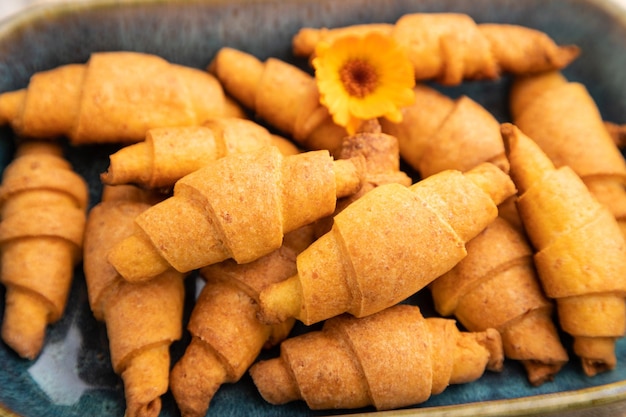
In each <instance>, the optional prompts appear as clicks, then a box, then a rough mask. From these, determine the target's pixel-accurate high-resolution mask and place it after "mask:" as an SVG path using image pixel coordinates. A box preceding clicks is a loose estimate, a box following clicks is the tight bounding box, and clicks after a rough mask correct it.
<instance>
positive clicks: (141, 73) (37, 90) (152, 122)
mask: <svg viewBox="0 0 626 417" xmlns="http://www.w3.org/2000/svg"><path fill="white" fill-rule="evenodd" d="M226 115H231V116H243V111H242V110H241V109H240V108H239V107H238V106H237V105H236V104H235V103H234V102H232V100H230V99H228V98H227V97H226V96H225V95H224V91H223V89H222V86H221V85H220V83H219V82H218V81H217V80H216V79H215V77H214V76H212V75H211V74H208V73H207V72H206V71H203V70H199V69H195V68H191V67H185V66H181V65H176V64H171V63H169V62H167V61H166V60H164V59H162V58H160V57H158V56H156V55H150V54H142V53H137V52H126V51H120V52H97V53H93V54H92V55H91V57H90V58H89V60H88V61H87V63H85V64H69V65H64V66H60V67H57V68H54V69H51V70H48V71H42V72H39V73H36V74H35V75H33V76H32V77H31V79H30V82H29V84H28V86H27V87H26V88H24V89H21V90H17V91H12V92H7V93H4V94H1V95H0V124H10V125H11V127H12V128H13V129H14V130H15V132H16V133H17V134H18V135H20V136H25V137H31V138H40V139H46V138H55V137H59V136H67V137H68V138H69V139H70V141H71V142H72V143H73V144H85V143H111V142H139V141H142V140H143V139H144V137H145V135H146V131H147V130H148V129H150V128H155V127H164V126H184V125H198V124H201V123H203V122H204V121H205V120H206V119H208V118H211V117H216V116H226Z"/></svg>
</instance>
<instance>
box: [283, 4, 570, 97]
mask: <svg viewBox="0 0 626 417" xmlns="http://www.w3.org/2000/svg"><path fill="white" fill-rule="evenodd" d="M369 30H372V31H377V32H382V33H386V34H388V35H390V36H392V37H393V38H394V39H395V40H396V41H397V42H398V43H399V44H400V45H401V46H402V47H403V48H404V49H405V51H406V52H407V54H408V56H409V59H410V60H411V62H412V63H413V67H414V70H415V78H416V79H417V80H430V79H434V80H437V81H438V82H440V83H441V84H444V85H457V84H460V83H461V82H462V81H463V80H477V79H496V78H498V77H499V76H500V75H501V74H502V73H513V74H528V73H538V72H543V71H548V70H553V69H561V68H564V67H565V66H567V65H568V64H569V63H570V62H571V61H573V60H574V59H575V58H577V57H578V55H579V53H580V50H579V48H578V47H577V46H574V45H566V46H559V45H557V44H556V43H555V42H554V41H553V40H552V39H551V38H550V37H549V36H548V35H547V34H546V33H544V32H541V31H539V30H536V29H532V28H529V27H524V26H519V25H507V24H493V23H482V24H477V23H476V22H475V21H474V20H473V19H472V18H471V17H470V16H469V15H466V14H459V13H411V14H406V15H404V16H402V17H400V19H398V20H397V21H396V23H395V24H379V23H375V24H372V25H371V26H370V25H367V24H363V25H356V26H354V27H351V26H347V27H343V28H337V29H327V28H321V29H315V28H303V29H301V30H300V31H299V32H298V33H297V34H296V35H295V36H294V38H293V39H292V45H293V52H294V54H295V55H297V56H311V55H313V54H314V52H315V47H316V45H317V44H318V43H319V42H320V41H329V42H330V41H332V39H334V38H336V37H339V36H346V35H363V34H365V33H367V32H368V31H369Z"/></svg>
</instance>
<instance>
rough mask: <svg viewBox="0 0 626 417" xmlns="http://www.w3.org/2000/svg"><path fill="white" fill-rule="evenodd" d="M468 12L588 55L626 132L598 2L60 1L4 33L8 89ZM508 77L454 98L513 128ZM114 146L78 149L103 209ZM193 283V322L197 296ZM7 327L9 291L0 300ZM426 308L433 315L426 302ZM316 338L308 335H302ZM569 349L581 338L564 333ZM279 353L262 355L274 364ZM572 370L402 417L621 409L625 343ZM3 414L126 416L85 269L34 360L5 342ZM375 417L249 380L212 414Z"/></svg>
mask: <svg viewBox="0 0 626 417" xmlns="http://www.w3.org/2000/svg"><path fill="white" fill-rule="evenodd" d="M442 11H448V12H461V13H468V14H469V15H471V16H472V17H473V18H474V19H475V20H476V21H477V22H496V23H514V24H521V25H526V26H530V27H534V28H537V29H540V30H542V31H545V32H546V33H548V34H549V35H550V36H551V37H553V38H554V39H555V40H556V41H557V43H560V44H577V45H579V46H580V47H581V48H582V55H581V56H580V57H579V58H578V60H576V61H575V62H574V63H573V64H572V65H571V66H570V67H568V68H567V69H566V70H565V71H564V73H565V75H566V76H567V77H568V78H569V79H570V80H572V81H581V82H583V83H585V85H586V86H587V88H588V89H589V91H590V93H591V94H592V96H593V98H594V99H595V100H596V101H597V103H598V106H599V108H600V110H601V112H602V115H603V117H604V118H605V119H606V120H609V121H613V122H617V123H626V70H625V69H626V13H624V11H623V10H622V9H620V8H618V7H616V6H615V5H614V4H612V3H610V2H608V1H601V0H594V1H581V0H553V1H550V2H545V1H543V0H526V1H519V2H513V1H508V0H502V1H498V0H477V1H472V2H468V1H463V0H437V1H434V0H431V1H429V0H396V1H383V0H342V1H332V0H300V1H298V0H286V1H283V0H281V1H238V2H228V1H169V2H164V1H158V0H149V1H137V0H131V1H126V2H122V3H120V2H117V1H113V0H110V1H95V2H93V1H89V2H82V1H79V2H71V3H67V4H63V3H61V4H48V5H42V6H40V7H36V8H33V9H31V10H29V11H27V12H25V13H22V14H20V15H18V16H16V17H15V18H12V19H11V20H8V21H4V22H2V23H1V24H0V91H10V90H14V89H17V88H21V87H24V86H26V84H27V83H28V79H29V77H30V76H31V75H32V74H33V73H34V72H36V71H41V70H46V69H51V68H54V67H56V66H59V65H62V64H66V63H72V62H85V61H87V59H88V58H89V54H90V53H91V52H94V51H107V50H133V51H142V52H147V53H154V54H158V55H161V56H162V57H164V58H166V59H167V60H169V61H171V62H175V63H179V64H183V65H189V66H193V67H198V68H205V67H206V65H207V64H208V63H209V62H210V60H211V58H212V57H213V56H214V54H215V52H216V51H217V50H218V49H219V48H220V47H222V46H230V47H234V48H238V49H241V50H244V51H246V52H250V53H253V54H255V55H256V56H258V57H259V58H261V59H265V58H267V57H270V56H272V57H277V58H280V59H284V60H286V61H288V62H292V63H294V64H296V65H299V66H301V67H302V68H307V66H306V62H304V61H303V60H295V59H294V58H293V57H292V55H291V37H292V36H293V35H294V34H295V33H296V32H297V30H298V29H299V28H301V27H302V26H312V27H320V26H327V27H336V26H345V25H349V24H355V23H367V22H394V21H396V20H397V19H398V18H399V17H400V16H402V15H403V14H405V13H409V12H442ZM509 85H510V79H508V78H507V77H503V78H502V79H501V80H498V81H494V82H472V83H465V84H463V85H462V86H459V87H454V88H446V89H442V91H445V92H446V93H448V94H450V95H451V96H458V95H460V94H467V95H469V96H470V97H472V98H474V99H475V100H476V101H478V102H480V103H481V104H483V105H484V106H485V107H486V108H487V109H489V110H490V111H492V112H493V114H494V115H495V116H496V117H497V118H498V119H499V120H500V121H507V120H508V119H509V115H508V111H507V89H508V87H509ZM0 136H1V137H0V168H2V167H4V166H6V164H7V163H8V162H9V161H10V160H11V158H12V153H13V150H14V148H13V144H12V132H11V131H10V129H8V128H2V129H0ZM114 150H116V147H115V146H84V147H80V148H76V147H69V146H67V147H66V152H67V153H66V155H67V157H68V159H69V160H70V162H71V163H72V164H73V166H74V168H75V169H76V170H77V171H78V172H79V173H80V174H81V175H83V176H84V177H85V178H86V179H87V181H88V182H89V184H90V198H91V204H92V205H93V204H96V203H97V202H98V201H99V198H100V192H101V185H100V181H99V174H100V173H101V172H103V171H105V170H106V168H107V165H108V155H109V154H110V153H112V152H113V151H114ZM196 286H197V282H196V280H194V279H188V280H187V289H188V290H189V294H190V296H189V297H188V304H187V310H186V317H188V315H189V313H190V311H191V306H192V303H193V294H194V293H195V291H196V290H197V288H196ZM0 300H2V301H0V319H1V317H2V316H1V315H2V314H3V313H2V311H3V309H4V289H0ZM408 302H412V303H419V305H420V306H421V307H422V309H423V311H424V313H425V314H426V315H428V314H429V312H430V314H432V311H433V310H432V305H431V304H430V300H429V297H428V295H427V294H423V293H421V294H418V295H416V296H415V297H412V298H411V299H410V300H408ZM305 330H306V329H304V328H303V326H298V327H297V328H296V330H295V332H302V331H305ZM188 337H189V336H188V335H185V338H184V339H183V340H181V341H179V342H177V343H175V344H174V345H173V347H172V354H173V358H174V360H175V359H177V358H178V357H180V355H181V354H182V352H184V349H185V346H186V343H187V342H188ZM563 340H564V342H565V344H566V346H568V347H569V342H570V340H569V339H568V337H567V336H566V335H563ZM275 355H277V350H276V349H273V350H270V351H268V352H264V353H263V357H273V356H275ZM570 357H571V358H572V359H571V361H570V363H569V364H568V365H567V366H566V367H565V368H564V369H563V370H562V371H561V372H560V373H559V374H558V375H557V377H556V379H555V380H554V381H553V382H549V383H545V384H544V385H542V386H541V387H532V386H530V385H529V384H528V382H527V380H526V376H525V373H524V370H523V368H522V367H521V365H519V364H518V363H514V362H511V361H507V362H506V367H505V370H504V371H503V372H502V373H498V374H494V373H487V374H485V375H484V376H483V377H482V378H481V379H480V380H479V381H476V382H473V383H470V384H466V385H459V386H451V387H449V388H448V389H447V390H446V391H444V392H443V393H442V394H440V395H437V396H433V397H432V398H431V399H430V400H428V401H427V402H425V403H423V404H419V405H416V406H415V407H414V408H412V409H407V410H403V411H401V412H400V413H398V412H394V415H397V414H401V415H406V416H410V415H420V416H443V415H447V414H446V413H448V412H452V413H453V414H454V415H467V416H470V415H471V416H476V415H505V414H508V415H520V414H527V413H528V414H530V413H533V414H535V413H542V414H543V413H547V412H550V411H554V410H563V409H569V410H571V409H578V408H585V407H590V406H592V405H594V406H598V405H602V404H609V405H616V404H620V402H621V401H622V400H624V399H626V382H625V381H626V366H625V364H626V341H625V340H621V341H620V342H619V343H618V345H617V357H618V361H619V366H618V368H617V369H616V370H614V371H612V372H607V373H604V374H601V375H598V376H596V377H593V378H589V377H586V376H585V375H584V374H583V373H582V371H581V369H580V364H579V362H578V361H577V360H576V359H575V357H574V355H573V354H572V353H571V352H570ZM0 363H2V367H1V369H0V404H3V407H4V408H5V411H3V410H2V409H1V407H2V406H0V415H3V413H8V410H13V411H14V412H15V413H18V414H20V415H23V416H46V415H54V416H85V415H89V416H93V417H98V416H111V415H120V416H121V415H123V414H124V409H125V402H124V392H123V386H122V383H121V380H120V379H119V377H118V376H117V375H115V374H114V373H113V371H112V368H111V365H110V361H109V352H108V341H107V336H106V331H105V328H104V325H103V324H102V323H98V322H96V321H95V319H94V318H93V316H92V314H91V311H90V309H89V304H88V300H87V295H86V287H85V283H84V276H83V274H82V270H81V268H80V266H79V267H78V268H77V269H76V277H75V280H74V284H73V287H72V292H71V295H70V302H69V305H68V308H67V311H66V314H65V316H64V317H63V319H62V320H61V321H60V322H58V323H56V324H54V325H52V326H51V327H50V328H49V331H48V334H47V339H46V346H45V348H44V350H43V352H42V354H41V356H40V357H39V358H38V359H37V360H35V361H32V362H31V361H26V360H22V359H20V358H18V357H17V355H15V353H13V352H12V351H11V350H10V349H9V348H8V347H7V346H6V345H4V344H3V343H1V342H0ZM351 413H364V414H367V415H370V413H371V415H376V416H383V415H389V414H390V413H389V412H379V413H376V412H375V411H374V410H373V409H371V408H368V409H362V410H337V411H310V410H308V408H307V407H306V405H305V404H304V403H303V402H294V403H291V404H287V405H284V406H278V407H275V406H271V405H269V404H267V403H265V402H264V401H263V399H262V398H261V397H260V396H259V394H258V392H257V391H256V389H255V387H254V385H253V384H252V382H251V380H250V378H249V376H248V375H246V376H244V378H243V379H242V380H241V381H240V382H238V383H236V384H227V385H224V386H222V388H221V389H220V390H219V391H218V393H217V394H216V396H215V398H214V399H213V402H212V403H211V408H210V410H209V414H210V415H219V416H229V415H232V416H235V415H236V416H240V415H248V416H270V415H271V416H278V415H285V416H314V415H329V414H351ZM161 415H162V416H176V415H179V413H178V411H177V409H176V406H175V404H174V402H173V399H172V397H171V395H170V394H169V393H168V394H167V395H165V397H164V404H163V411H162V413H161Z"/></svg>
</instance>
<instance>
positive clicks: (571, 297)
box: [502, 124, 626, 376]
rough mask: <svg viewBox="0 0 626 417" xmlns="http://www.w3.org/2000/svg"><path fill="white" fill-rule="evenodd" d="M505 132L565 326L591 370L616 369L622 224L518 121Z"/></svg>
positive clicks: (625, 280)
mask: <svg viewBox="0 0 626 417" xmlns="http://www.w3.org/2000/svg"><path fill="white" fill-rule="evenodd" d="M502 135H503V138H504V141H505V146H506V147H507V155H508V157H509V160H510V163H511V177H512V178H513V180H514V181H515V184H516V185H517V188H518V190H519V198H518V200H517V206H518V208H519V213H520V217H521V219H522V221H523V222H524V226H525V229H526V232H527V234H528V236H529V238H530V241H531V242H532V244H533V246H534V247H535V249H536V251H537V253H536V254H535V255H534V261H535V265H536V267H537V271H538V273H539V277H540V279H541V282H542V286H543V288H544V291H545V293H546V295H547V296H548V297H550V298H553V299H555V300H556V305H557V311H558V316H559V322H560V324H561V328H562V329H563V330H564V331H565V332H567V333H569V334H571V335H572V336H573V338H574V352H575V354H576V355H577V356H579V357H580V358H581V360H582V366H583V369H584V372H585V373H586V374H587V375H590V376H593V375H595V374H597V373H599V372H603V371H607V370H610V369H613V368H615V366H616V357H615V352H614V350H615V341H616V340H617V339H618V338H620V337H622V336H623V335H624V332H625V331H626V303H625V302H624V297H625V296H626V274H624V271H626V243H625V241H624V236H623V234H622V233H621V231H620V228H619V225H618V223H617V221H616V220H615V218H614V217H613V216H612V214H611V213H610V211H609V210H608V209H607V208H606V207H605V206H604V205H602V204H601V203H600V202H598V200H597V199H596V198H594V197H593V195H592V194H591V193H590V192H589V190H588V189H587V187H586V186H585V184H584V183H583V181H582V180H581V179H580V177H579V176H578V175H576V173H575V172H574V171H573V170H572V169H571V168H569V167H568V166H562V167H560V168H555V165H554V164H553V163H552V162H551V161H550V159H549V158H548V156H547V155H546V154H545V153H544V152H543V151H542V150H541V148H540V147H539V146H538V145H537V144H536V143H535V142H534V141H533V140H532V139H530V138H529V137H528V136H526V135H525V134H524V133H522V132H521V130H520V129H518V128H517V127H516V126H514V125H512V124H504V125H503V126H502Z"/></svg>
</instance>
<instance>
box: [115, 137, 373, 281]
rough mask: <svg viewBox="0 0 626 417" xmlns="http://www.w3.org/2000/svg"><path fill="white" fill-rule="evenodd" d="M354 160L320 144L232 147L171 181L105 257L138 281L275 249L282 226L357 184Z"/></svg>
mask: <svg viewBox="0 0 626 417" xmlns="http://www.w3.org/2000/svg"><path fill="white" fill-rule="evenodd" d="M360 165H361V162H360V161H355V160H336V161H333V159H332V157H331V156H330V155H329V153H328V151H311V152H304V153H300V154H297V155H291V156H283V155H282V154H281V153H280V151H279V150H278V148H276V147H274V146H271V147H265V148H262V149H260V150H258V151H251V152H244V153H239V154H233V155H230V156H227V157H224V158H221V159H219V160H216V161H214V162H213V163H211V164H209V165H206V166H205V167H204V168H201V169H199V170H197V171H195V172H193V173H191V174H188V175H186V176H185V177H183V178H181V179H180V180H179V181H177V182H176V185H175V186H174V194H173V196H172V197H170V198H168V199H166V200H165V201H163V202H161V203H159V204H156V205H155V206H153V207H151V208H150V209H149V210H146V211H145V212H144V213H142V214H140V215H139V216H137V218H136V220H135V224H136V225H137V228H136V229H137V230H136V232H135V233H134V234H133V235H132V236H129V237H128V238H126V239H124V240H123V241H121V242H120V243H119V244H118V245H116V246H115V247H113V248H112V250H111V252H110V253H109V257H108V258H109V261H110V262H111V263H112V264H113V266H114V267H115V268H116V269H117V271H118V272H119V273H120V274H121V275H122V276H123V277H124V278H126V279H127V280H130V281H141V280H147V279H150V278H151V277H153V276H155V275H157V274H158V273H161V272H162V271H164V270H166V269H169V268H174V269H176V270H178V271H180V272H188V271H191V270H193V269H197V268H201V267H204V266H208V265H211V264H214V263H217V262H221V261H223V260H225V259H229V258H232V259H234V260H235V261H237V262H238V263H247V262H251V261H253V260H255V259H257V258H260V257H261V256H263V255H266V254H268V253H270V252H272V251H274V250H276V249H278V248H279V247H280V246H281V244H282V240H283V236H284V234H285V233H287V232H289V231H292V230H295V229H298V228H299V227H301V226H304V225H306V224H308V223H311V222H313V221H315V220H318V219H320V218H322V217H324V216H327V215H329V214H332V213H333V211H334V209H335V206H336V203H337V198H338V197H342V196H346V195H350V194H352V193H355V192H357V191H358V190H359V188H360V187H361V182H362V178H361V176H362V171H361V170H362V168H361V167H360Z"/></svg>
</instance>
